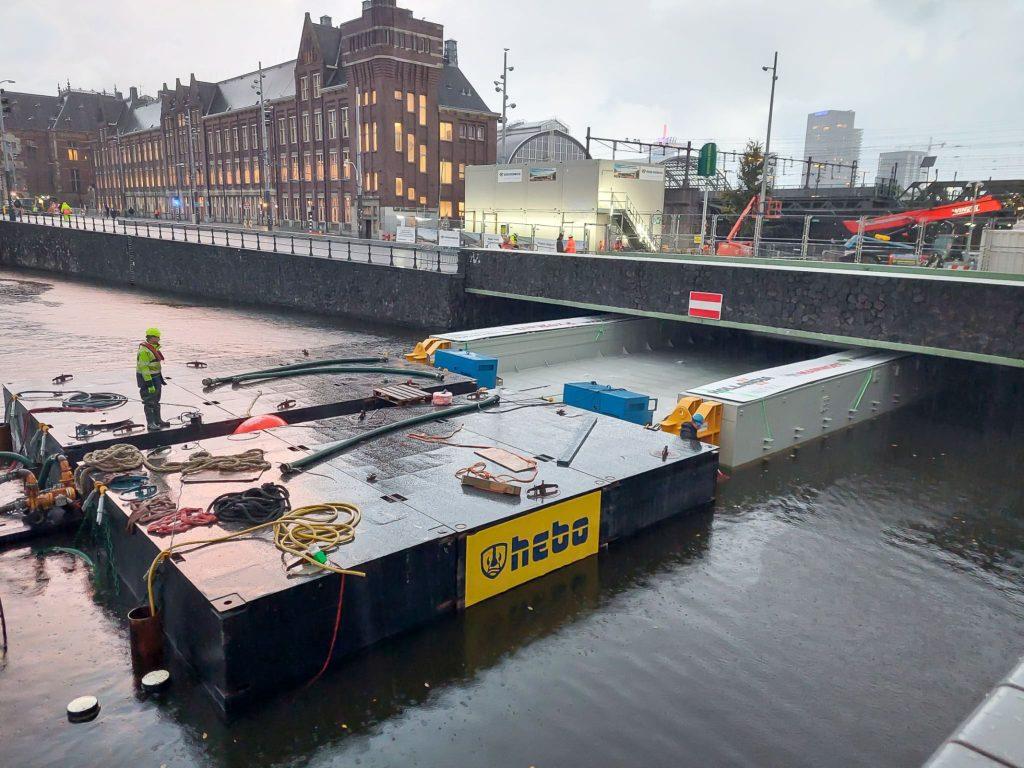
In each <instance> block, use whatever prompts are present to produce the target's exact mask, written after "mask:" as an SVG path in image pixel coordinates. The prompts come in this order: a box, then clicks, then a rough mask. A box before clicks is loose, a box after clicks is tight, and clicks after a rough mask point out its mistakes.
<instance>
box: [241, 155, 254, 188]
mask: <svg viewBox="0 0 1024 768" xmlns="http://www.w3.org/2000/svg"><path fill="white" fill-rule="evenodd" d="M249 163H250V161H249V160H248V159H247V160H246V161H245V165H244V166H243V167H242V170H243V172H244V173H245V183H246V184H251V183H252V170H251V168H250V166H249Z"/></svg>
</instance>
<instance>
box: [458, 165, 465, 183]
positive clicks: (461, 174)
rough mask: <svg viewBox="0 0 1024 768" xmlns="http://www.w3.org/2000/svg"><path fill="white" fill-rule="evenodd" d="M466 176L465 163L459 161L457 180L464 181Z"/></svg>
mask: <svg viewBox="0 0 1024 768" xmlns="http://www.w3.org/2000/svg"><path fill="white" fill-rule="evenodd" d="M465 178H466V164H465V163H459V181H464V180H465Z"/></svg>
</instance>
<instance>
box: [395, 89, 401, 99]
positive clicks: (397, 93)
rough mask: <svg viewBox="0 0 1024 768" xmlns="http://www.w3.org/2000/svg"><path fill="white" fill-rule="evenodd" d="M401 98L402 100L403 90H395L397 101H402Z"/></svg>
mask: <svg viewBox="0 0 1024 768" xmlns="http://www.w3.org/2000/svg"><path fill="white" fill-rule="evenodd" d="M401 100H402V92H401V91H395V101H401Z"/></svg>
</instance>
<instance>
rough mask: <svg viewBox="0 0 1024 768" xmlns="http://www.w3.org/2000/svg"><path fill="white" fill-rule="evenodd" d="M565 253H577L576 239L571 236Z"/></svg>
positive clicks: (566, 243)
mask: <svg viewBox="0 0 1024 768" xmlns="http://www.w3.org/2000/svg"><path fill="white" fill-rule="evenodd" d="M565 252H566V253H576V238H574V237H573V236H572V235H569V239H568V240H566V241H565Z"/></svg>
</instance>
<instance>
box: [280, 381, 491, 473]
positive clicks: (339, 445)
mask: <svg viewBox="0 0 1024 768" xmlns="http://www.w3.org/2000/svg"><path fill="white" fill-rule="evenodd" d="M500 400H501V397H500V396H498V395H491V396H490V397H488V398H487V399H486V400H481V401H480V402H476V403H464V404H462V405H455V406H452V407H451V408H440V409H437V410H432V411H427V412H426V413H421V414H420V415H419V416H413V417H412V418H409V419H403V420H402V421H396V422H395V423H394V424H385V425H384V426H381V427H377V428H376V429H371V430H370V431H369V432H363V433H362V434H359V435H356V436H355V437H349V438H346V439H345V440H339V441H338V442H336V443H331V444H330V445H327V446H324V447H323V448H321V449H320V450H319V451H314V452H313V453H311V454H309V455H308V456H304V457H302V458H301V459H299V460H298V461H291V462H288V463H287V464H282V465H281V471H282V472H283V473H284V474H286V475H288V474H297V473H299V472H304V471H305V470H307V469H309V468H310V467H313V466H316V465H317V464H319V463H320V462H323V461H327V460H328V459H330V458H333V457H334V456H337V455H338V454H339V453H341V452H342V451H345V450H347V449H349V448H351V447H353V446H355V445H359V444H360V443H364V442H366V441H367V440H372V439H373V438H375V437H380V436H381V435H386V434H387V433H388V432H395V431H397V430H400V429H405V428H406V427H414V426H416V425H417V424H424V423H426V422H428V421H437V420H438V419H447V418H450V417H452V416H458V415H459V414H460V413H469V412H470V411H478V410H480V409H481V408H486V407H487V406H489V405H497V404H498V402H500Z"/></svg>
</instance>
